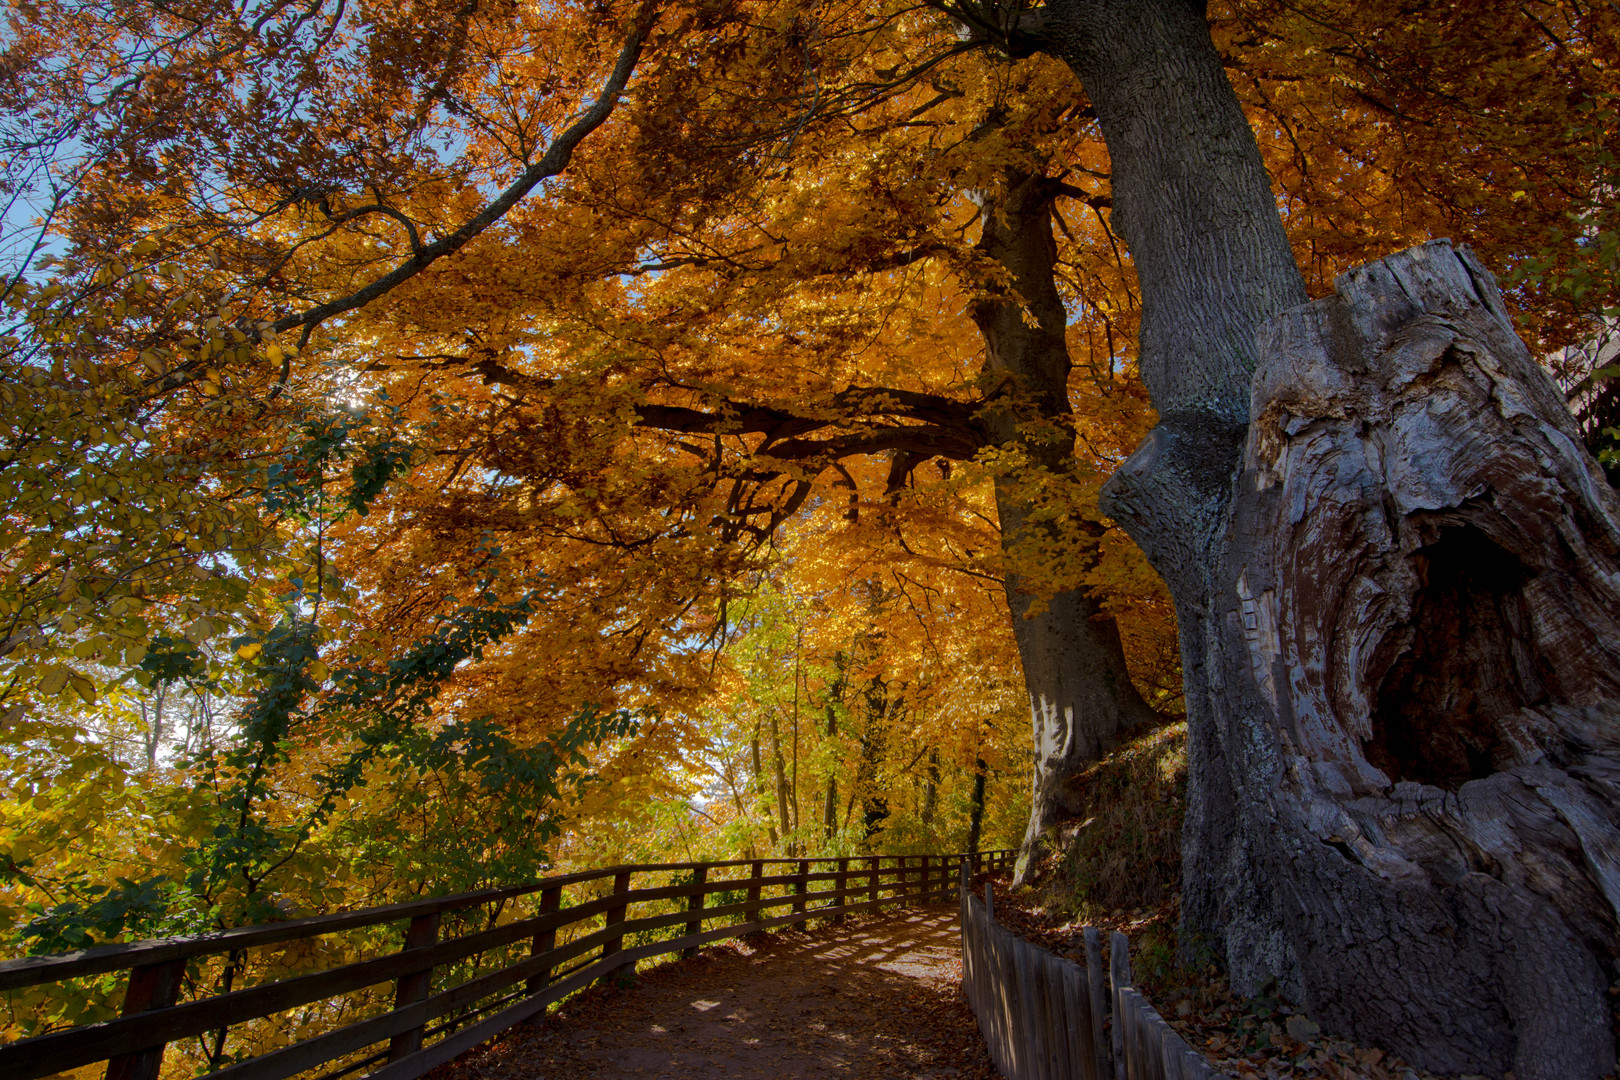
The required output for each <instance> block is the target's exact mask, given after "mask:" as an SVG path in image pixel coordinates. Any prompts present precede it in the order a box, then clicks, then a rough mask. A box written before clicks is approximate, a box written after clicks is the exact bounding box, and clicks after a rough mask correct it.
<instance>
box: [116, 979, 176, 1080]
mask: <svg viewBox="0 0 1620 1080" xmlns="http://www.w3.org/2000/svg"><path fill="white" fill-rule="evenodd" d="M185 974H186V962H185V960H183V959H181V960H166V961H164V962H162V963H159V964H146V965H143V966H141V967H137V968H134V969H132V970H131V971H130V973H129V983H128V984H127V985H126V987H125V988H124V1010H123V1012H122V1013H121V1014H120V1015H122V1016H133V1015H134V1014H136V1013H143V1012H149V1011H151V1010H152V1009H166V1008H168V1007H169V1006H170V1005H173V1004H174V1003H175V1002H176V1001H178V1000H180V980H181V979H182V978H184V977H185ZM167 1048H168V1047H167V1045H166V1044H165V1045H163V1046H154V1047H151V1048H150V1049H147V1050H138V1051H136V1052H135V1053H133V1054H122V1055H120V1056H118V1057H115V1058H112V1059H110V1060H109V1061H108V1062H107V1080H157V1075H158V1070H159V1069H160V1068H162V1067H163V1051H164V1050H166V1049H167Z"/></svg>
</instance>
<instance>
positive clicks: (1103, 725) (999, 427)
mask: <svg viewBox="0 0 1620 1080" xmlns="http://www.w3.org/2000/svg"><path fill="white" fill-rule="evenodd" d="M1054 188H1055V185H1054V184H1053V182H1052V181H1049V180H1047V179H1046V178H1045V177H1043V176H1041V175H1038V174H1035V173H1031V172H1028V171H1022V170H1018V169H1008V170H1007V171H1006V172H1005V174H1004V176H1003V178H1002V183H1001V184H1000V186H998V187H997V188H996V189H994V190H991V191H985V192H981V193H979V195H978V198H979V201H980V204H981V206H982V207H983V210H982V214H981V221H982V224H983V233H982V236H981V238H980V241H979V248H980V250H982V251H983V252H985V253H986V254H987V255H989V256H990V257H992V258H993V259H995V260H996V261H997V262H998V263H1000V264H1001V265H1002V266H1003V267H1005V268H1006V269H1007V271H1008V274H1009V276H1010V278H1011V289H1010V290H1009V291H1007V292H1005V293H1002V294H999V295H998V294H991V295H987V296H983V297H981V298H979V299H978V300H977V301H976V302H975V303H974V305H973V308H972V311H971V314H972V317H973V320H974V322H975V324H976V325H977V326H978V327H979V330H980V332H981V333H982V334H983V336H984V340H985V354H986V362H985V367H986V369H987V370H988V371H990V372H992V373H996V374H1000V375H1004V376H1008V378H1007V380H1006V382H1005V383H1004V384H1003V385H1002V387H1001V388H1000V390H999V392H998V394H997V396H996V397H995V398H994V404H993V405H991V406H989V407H987V408H986V410H985V412H984V413H983V414H982V416H981V420H982V422H983V423H984V425H985V427H986V429H987V430H988V431H989V433H990V435H991V437H992V439H993V440H994V441H995V443H996V444H997V445H1001V446H1016V447H1019V448H1020V449H1022V450H1023V451H1024V453H1025V454H1026V455H1027V456H1028V458H1029V460H1030V462H1031V464H1032V465H1033V466H1035V467H1036V468H1037V469H1040V470H1044V471H1046V472H1049V473H1052V474H1054V475H1057V476H1063V475H1065V474H1067V473H1068V472H1070V471H1071V470H1072V469H1073V468H1074V441H1075V440H1074V430H1073V428H1072V427H1070V426H1069V421H1068V420H1067V417H1068V415H1069V413H1070V412H1071V411H1072V409H1071V407H1070V404H1069V371H1070V368H1071V362H1070V357H1069V347H1068V341H1067V336H1066V333H1065V329H1066V327H1067V325H1068V318H1067V315H1066V313H1065V312H1064V309H1063V302H1062V300H1061V298H1060V297H1059V296H1058V293H1057V287H1056V284H1055V276H1054V266H1055V263H1056V259H1057V245H1056V242H1055V241H1054V239H1053V236H1052V200H1053V197H1054ZM1030 315H1033V316H1034V319H1033V322H1032V321H1031V320H1030V319H1029V318H1028V317H1027V316H1030ZM1023 483H1024V482H1023V481H1019V480H1014V479H1010V478H1000V479H998V480H997V482H996V507H997V511H998V513H999V516H1000V521H1001V536H1002V546H1003V548H1004V549H1007V550H1009V551H1010V550H1011V549H1013V548H1015V547H1016V546H1017V545H1018V544H1019V543H1020V542H1021V541H1023V540H1024V539H1026V538H1027V537H1029V535H1030V533H1031V532H1032V531H1034V530H1038V529H1040V528H1043V526H1041V525H1039V524H1035V523H1032V522H1031V513H1030V503H1029V499H1028V496H1027V495H1025V494H1024V493H1023V492H1022V490H1021V488H1022V487H1023ZM1006 589H1007V604H1008V607H1009V608H1010V609H1011V612H1012V626H1013V637H1014V639H1015V640H1016V641H1017V643H1018V654H1019V659H1020V660H1021V661H1022V663H1023V668H1024V686H1025V689H1026V691H1027V692H1028V694H1029V703H1030V718H1031V722H1032V725H1033V729H1034V730H1033V748H1034V754H1033V758H1034V760H1033V773H1034V775H1033V778H1032V784H1031V788H1032V797H1031V806H1030V815H1029V827H1028V829H1027V830H1026V832H1025V834H1024V842H1023V845H1022V849H1021V851H1020V852H1019V859H1018V868H1017V875H1016V880H1018V881H1020V882H1021V881H1023V880H1025V879H1026V878H1027V877H1028V876H1029V875H1030V873H1031V872H1032V870H1033V869H1034V868H1035V867H1036V865H1038V863H1039V861H1040V859H1041V857H1042V856H1043V855H1044V854H1045V842H1044V841H1045V837H1046V836H1047V833H1048V830H1049V829H1050V828H1051V826H1052V825H1054V824H1055V823H1056V822H1057V821H1059V820H1060V819H1061V818H1062V817H1063V816H1064V815H1065V814H1066V813H1067V812H1069V811H1072V810H1073V809H1074V808H1075V806H1076V805H1077V804H1076V801H1075V795H1076V792H1075V791H1074V789H1073V780H1074V778H1075V777H1076V776H1077V775H1078V774H1079V773H1080V772H1081V771H1083V770H1084V769H1085V768H1086V767H1087V766H1089V765H1091V764H1093V763H1095V762H1096V761H1097V760H1098V759H1099V758H1101V757H1102V756H1103V754H1105V753H1106V752H1107V751H1108V749H1109V747H1111V746H1113V744H1114V742H1115V739H1116V738H1117V736H1118V734H1119V732H1120V731H1122V730H1124V729H1126V728H1129V727H1134V726H1137V725H1140V724H1144V723H1148V722H1151V721H1153V720H1155V719H1157V714H1156V713H1154V711H1153V710H1152V709H1151V708H1150V707H1149V706H1148V704H1147V703H1146V702H1145V701H1143V700H1142V696H1141V694H1140V693H1139V692H1138V691H1137V689H1136V686H1135V685H1134V684H1133V683H1132V682H1131V676H1130V671H1129V669H1128V668H1127V667H1126V664H1125V650H1124V648H1123V647H1122V645H1121V643H1120V637H1119V627H1118V625H1117V624H1116V623H1115V622H1114V619H1113V616H1111V615H1109V614H1108V613H1107V612H1105V611H1104V610H1103V609H1102V605H1101V604H1100V603H1099V602H1098V601H1097V600H1095V599H1093V598H1092V597H1091V596H1088V595H1087V594H1086V593H1085V592H1083V591H1081V590H1078V589H1064V590H1061V591H1059V592H1057V593H1056V594H1055V595H1053V596H1051V597H1049V598H1038V597H1037V596H1036V595H1035V594H1034V592H1033V590H1032V588H1031V587H1030V586H1028V585H1026V583H1025V582H1024V581H1023V580H1021V579H1020V578H1019V576H1018V575H1017V574H1016V572H1014V573H1009V574H1008V575H1007V579H1006ZM1037 608H1038V609H1039V610H1038V611H1037V610H1036V609H1037Z"/></svg>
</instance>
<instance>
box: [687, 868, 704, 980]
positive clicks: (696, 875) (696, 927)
mask: <svg viewBox="0 0 1620 1080" xmlns="http://www.w3.org/2000/svg"><path fill="white" fill-rule="evenodd" d="M708 880H709V868H708V867H707V866H699V867H697V868H696V869H694V870H693V871H692V884H693V885H695V886H697V888H698V891H697V892H695V893H693V894H692V895H691V896H689V897H687V899H686V910H687V913H688V914H690V915H692V916H693V917H692V918H690V919H687V920H686V936H687V937H691V936H692V935H694V934H701V933H703V914H702V912H703V903H704V900H705V899H706V898H707V894H705V893H704V892H703V891H702V890H703V886H704V884H705V883H706V882H707V881H708ZM697 951H698V947H697V946H696V945H691V946H688V947H687V948H684V949H682V950H681V958H682V959H683V960H690V959H691V958H692V957H694V956H696V955H697Z"/></svg>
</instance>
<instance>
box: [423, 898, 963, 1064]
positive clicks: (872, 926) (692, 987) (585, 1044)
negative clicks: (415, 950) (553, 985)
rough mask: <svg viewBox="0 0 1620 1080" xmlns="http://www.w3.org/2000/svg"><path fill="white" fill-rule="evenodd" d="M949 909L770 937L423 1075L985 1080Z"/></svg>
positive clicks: (714, 954)
mask: <svg viewBox="0 0 1620 1080" xmlns="http://www.w3.org/2000/svg"><path fill="white" fill-rule="evenodd" d="M956 922H957V914H956V908H955V906H954V905H950V906H947V905H930V906H928V907H920V908H911V909H908V910H906V911H902V912H897V913H895V914H892V915H883V916H879V917H877V918H874V919H868V920H865V921H861V922H855V921H853V920H852V921H851V923H850V924H848V925H846V926H831V927H826V928H823V929H817V930H811V931H808V932H791V933H782V934H770V935H766V936H765V937H764V939H763V940H762V941H760V942H758V943H757V944H731V945H727V946H720V947H716V948H713V949H709V950H705V951H704V952H703V953H702V954H700V955H699V956H697V957H695V958H694V959H692V960H688V961H684V962H681V963H676V964H669V965H665V966H663V967H660V968H658V969H655V970H653V971H650V972H646V973H643V975H641V976H640V977H639V978H638V980H637V982H636V984H635V985H634V986H631V987H629V988H627V989H599V990H592V991H589V992H588V993H586V994H583V995H581V996H580V997H578V998H576V999H574V1001H572V1002H570V1003H569V1007H568V1009H567V1010H566V1011H565V1012H563V1013H559V1014H556V1015H554V1016H552V1017H551V1018H550V1019H548V1020H547V1021H546V1023H545V1025H544V1026H543V1027H541V1028H538V1029H537V1028H528V1027H526V1028H522V1029H519V1030H517V1031H514V1032H511V1033H509V1034H508V1035H507V1036H505V1037H504V1038H503V1039H502V1040H501V1041H499V1042H496V1043H495V1044H492V1045H491V1046H488V1047H484V1048H482V1049H480V1050H478V1051H475V1052H473V1053H471V1054H469V1055H467V1056H466V1057H463V1058H462V1059H461V1060H459V1061H456V1062H454V1063H452V1064H451V1065H448V1066H446V1067H445V1068H443V1069H440V1070H438V1071H437V1072H435V1073H433V1074H430V1075H431V1078H432V1080H572V1078H575V1077H587V1078H590V1077H604V1078H605V1077H619V1076H628V1077H638V1078H640V1077H645V1078H648V1080H652V1078H659V1077H668V1078H671V1080H675V1078H687V1077H692V1078H698V1080H708V1078H711V1077H764V1078H769V1080H799V1078H809V1077H863V1078H866V1077H869V1078H873V1080H877V1078H880V1077H881V1078H883V1080H891V1078H894V1080H899V1078H913V1080H947V1078H952V1080H955V1078H963V1080H967V1078H972V1080H980V1078H989V1077H993V1076H994V1075H995V1073H994V1071H993V1068H992V1066H991V1064H990V1060H989V1057H988V1056H987V1055H986V1053H985V1049H984V1043H983V1040H982V1039H981V1038H980V1037H979V1033H978V1029H977V1027H976V1026H975V1024H974V1022H973V1016H972V1014H971V1013H970V1012H969V1011H968V1008H967V1005H966V1003H965V1002H964V1001H963V1000H962V996H961V989H960V983H961V957H960V954H959V948H960V946H959V938H958V936H957V926H956Z"/></svg>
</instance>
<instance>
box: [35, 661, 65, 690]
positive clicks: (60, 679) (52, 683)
mask: <svg viewBox="0 0 1620 1080" xmlns="http://www.w3.org/2000/svg"><path fill="white" fill-rule="evenodd" d="M67 681H68V669H67V668H62V667H55V668H51V670H49V671H47V672H46V673H45V677H44V678H43V679H41V680H39V692H40V693H42V694H44V695H45V696H46V697H51V696H53V695H55V694H60V693H61V692H62V687H64V686H66V685H67Z"/></svg>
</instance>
